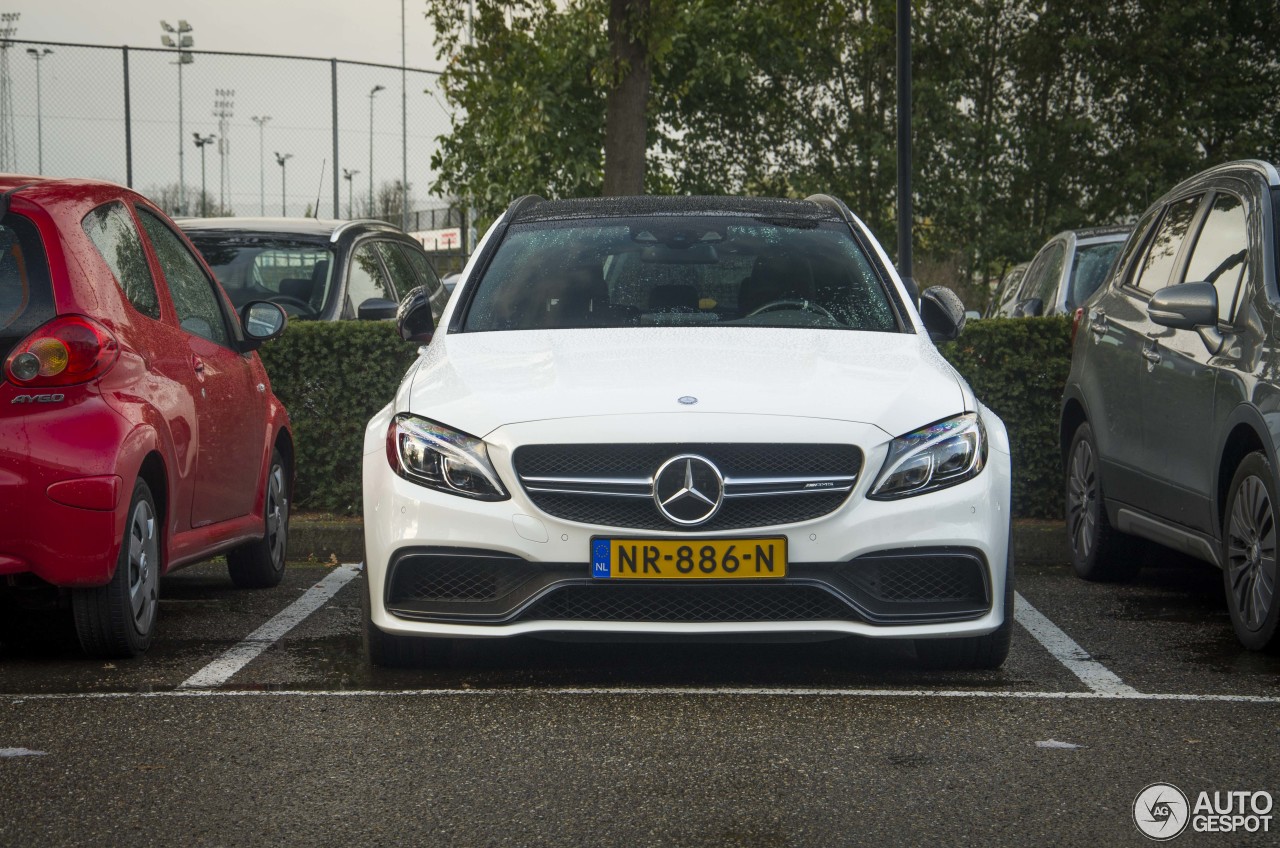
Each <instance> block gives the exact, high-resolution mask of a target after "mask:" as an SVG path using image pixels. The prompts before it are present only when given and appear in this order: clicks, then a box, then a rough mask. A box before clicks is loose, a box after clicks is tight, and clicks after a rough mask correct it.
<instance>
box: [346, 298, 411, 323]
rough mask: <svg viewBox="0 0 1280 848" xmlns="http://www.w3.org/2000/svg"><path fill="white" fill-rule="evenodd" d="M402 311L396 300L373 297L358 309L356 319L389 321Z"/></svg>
mask: <svg viewBox="0 0 1280 848" xmlns="http://www.w3.org/2000/svg"><path fill="white" fill-rule="evenodd" d="M399 311H400V304H398V303H396V302H395V301H394V300H387V299H385V298H381V297H371V298H369V299H368V300H366V301H364V302H363V303H361V304H360V305H359V306H358V307H356V317H357V318H359V319H360V320H361V321H389V320H391V319H392V318H394V317H396V313H397V312H399Z"/></svg>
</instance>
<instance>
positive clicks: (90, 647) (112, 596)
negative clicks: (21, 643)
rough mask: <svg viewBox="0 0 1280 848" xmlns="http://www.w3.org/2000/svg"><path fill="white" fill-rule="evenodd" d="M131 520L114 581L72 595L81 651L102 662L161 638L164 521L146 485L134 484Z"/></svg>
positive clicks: (134, 652)
mask: <svg viewBox="0 0 1280 848" xmlns="http://www.w3.org/2000/svg"><path fill="white" fill-rule="evenodd" d="M127 516H128V517H127V519H126V521H125V529H124V538H123V539H122V540H121V543H120V556H119V557H118V558H117V559H116V571H115V574H113V575H112V576H111V581H110V582H109V583H107V585H105V586H97V587H94V588H92V589H74V590H72V592H71V609H72V613H73V616H74V618H75V623H76V635H77V636H78V637H79V638H80V647H81V648H83V649H84V652H85V653H86V654H88V655H89V656H91V657H96V658H100V659H121V658H127V657H136V656H138V655H139V654H141V653H143V652H145V651H146V650H147V648H149V647H151V640H152V638H153V637H154V636H155V628H156V611H157V610H156V607H157V603H158V597H159V592H160V571H161V567H162V565H163V562H162V560H161V554H160V520H159V518H158V517H157V515H156V504H155V500H154V499H153V498H152V496H151V488H150V487H149V486H148V485H147V484H146V481H144V480H141V479H139V480H137V481H136V482H135V483H134V484H133V496H132V497H131V498H130V500H129V511H128V513H127Z"/></svg>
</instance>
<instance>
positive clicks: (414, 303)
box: [362, 286, 436, 344]
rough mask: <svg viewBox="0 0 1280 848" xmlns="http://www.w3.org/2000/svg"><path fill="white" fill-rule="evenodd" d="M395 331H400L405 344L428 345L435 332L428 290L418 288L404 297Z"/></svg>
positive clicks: (397, 314) (421, 287) (397, 313)
mask: <svg viewBox="0 0 1280 848" xmlns="http://www.w3.org/2000/svg"><path fill="white" fill-rule="evenodd" d="M362 307H363V304H362ZM362 317H363V316H362ZM396 329H398V330H399V331H400V338H402V339H404V340H405V341H407V342H415V343H416V344H428V343H430V341H431V337H432V336H433V335H435V331H436V322H435V318H434V317H433V316H432V314H431V291H430V289H428V288H427V287H426V286H418V287H417V288H416V289H413V290H411V291H410V292H409V293H408V294H407V295H405V296H404V300H402V301H400V308H399V309H398V310H397V311H396Z"/></svg>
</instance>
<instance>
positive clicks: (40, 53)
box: [27, 47, 53, 174]
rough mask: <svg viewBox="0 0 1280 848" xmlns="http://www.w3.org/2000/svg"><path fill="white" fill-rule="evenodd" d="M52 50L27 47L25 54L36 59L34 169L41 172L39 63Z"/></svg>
mask: <svg viewBox="0 0 1280 848" xmlns="http://www.w3.org/2000/svg"><path fill="white" fill-rule="evenodd" d="M52 52H53V51H52V50H50V49H49V48H48V47H46V48H44V49H43V50H37V49H36V48H34V47H28V48H27V55H28V56H30V57H31V58H32V59H35V60H36V162H37V164H36V171H37V172H38V173H41V174H43V173H44V94H43V93H42V91H41V87H40V65H41V63H42V62H43V61H44V58H45V57H46V56H48V55H49V54H51V53H52Z"/></svg>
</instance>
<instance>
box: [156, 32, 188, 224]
mask: <svg viewBox="0 0 1280 848" xmlns="http://www.w3.org/2000/svg"><path fill="white" fill-rule="evenodd" d="M160 28H161V29H162V30H164V31H165V32H166V33H173V34H174V35H175V36H177V38H176V40H175V39H173V38H170V37H169V36H168V35H162V36H160V43H161V44H163V45H164V46H165V47H173V48H175V49H176V50H177V51H178V213H179V214H182V215H185V214H187V212H186V207H187V167H186V147H185V145H183V143H182V139H183V136H185V135H186V133H184V132H183V129H182V66H183V65H186V64H189V63H190V62H191V61H192V60H193V58H194V57H193V56H192V55H191V54H190V53H189V52H187V48H188V47H191V46H192V45H193V44H194V43H195V40H194V38H193V37H192V36H190V35H187V33H189V32H191V31H192V30H193V29H194V27H193V26H191V24H189V23H187V22H186V21H181V20H180V21H178V26H177V28H176V29H175V28H174V27H172V26H170V25H169V23H168V22H167V21H161V22H160Z"/></svg>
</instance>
